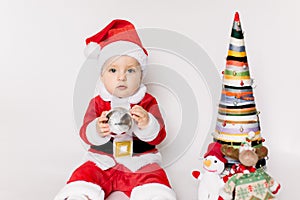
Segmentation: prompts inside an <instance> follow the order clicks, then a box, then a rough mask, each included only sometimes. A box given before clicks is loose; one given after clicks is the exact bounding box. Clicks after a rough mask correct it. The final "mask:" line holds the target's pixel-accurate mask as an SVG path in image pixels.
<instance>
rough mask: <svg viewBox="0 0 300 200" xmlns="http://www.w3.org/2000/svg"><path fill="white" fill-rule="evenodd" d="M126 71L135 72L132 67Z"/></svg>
mask: <svg viewBox="0 0 300 200" xmlns="http://www.w3.org/2000/svg"><path fill="white" fill-rule="evenodd" d="M127 71H128V72H129V73H134V72H135V70H134V69H128V70H127Z"/></svg>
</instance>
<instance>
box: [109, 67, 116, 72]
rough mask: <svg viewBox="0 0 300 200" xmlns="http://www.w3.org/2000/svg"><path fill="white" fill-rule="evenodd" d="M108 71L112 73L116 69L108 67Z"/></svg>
mask: <svg viewBox="0 0 300 200" xmlns="http://www.w3.org/2000/svg"><path fill="white" fill-rule="evenodd" d="M108 71H109V72H112V73H115V72H116V71H117V70H116V69H115V68H110V69H109V70H108Z"/></svg>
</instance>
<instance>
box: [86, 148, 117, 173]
mask: <svg viewBox="0 0 300 200" xmlns="http://www.w3.org/2000/svg"><path fill="white" fill-rule="evenodd" d="M84 161H85V162H86V161H92V162H93V163H95V164H96V166H97V167H99V168H100V169H102V170H107V169H109V168H112V167H113V166H115V165H116V162H115V160H114V159H113V158H112V157H110V156H108V155H104V154H99V153H93V152H87V154H86V155H85V157H84Z"/></svg>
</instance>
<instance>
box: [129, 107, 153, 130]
mask: <svg viewBox="0 0 300 200" xmlns="http://www.w3.org/2000/svg"><path fill="white" fill-rule="evenodd" d="M130 113H131V115H132V118H133V119H134V120H135V121H136V123H137V126H138V127H139V129H144V128H146V127H147V126H148V124H149V114H148V112H147V111H146V110H145V109H144V108H143V107H141V106H139V105H135V106H133V107H132V108H131V109H130Z"/></svg>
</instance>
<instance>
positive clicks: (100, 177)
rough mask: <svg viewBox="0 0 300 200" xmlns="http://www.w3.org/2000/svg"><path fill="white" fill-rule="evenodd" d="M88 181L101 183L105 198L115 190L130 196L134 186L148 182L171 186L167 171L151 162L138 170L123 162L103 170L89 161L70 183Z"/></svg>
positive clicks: (81, 167)
mask: <svg viewBox="0 0 300 200" xmlns="http://www.w3.org/2000/svg"><path fill="white" fill-rule="evenodd" d="M74 181H86V182H91V183H94V184H97V185H99V186H100V187H101V188H102V189H103V191H104V192H105V198H106V197H107V196H109V194H110V193H111V192H113V191H122V192H124V193H125V194H126V195H127V196H128V197H130V194H131V191H132V189H133V188H134V187H137V186H140V185H144V184H147V183H160V184H163V185H166V186H168V187H171V186H170V183H169V181H168V178H167V175H166V173H165V171H164V170H163V169H162V168H161V167H160V166H159V165H158V164H149V165H146V166H144V167H142V168H141V169H139V170H138V171H136V172H131V171H130V170H129V169H127V168H126V167H124V166H123V165H121V164H117V165H116V166H114V167H112V168H110V169H107V170H102V169H100V168H99V167H97V166H96V164H95V163H93V162H91V161H88V162H86V163H84V164H83V165H81V166H80V167H79V168H77V169H76V170H75V171H74V172H73V174H72V176H71V177H70V179H69V181H68V183H70V182H74Z"/></svg>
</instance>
